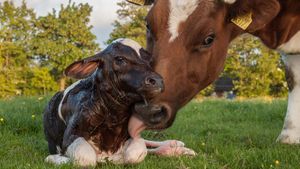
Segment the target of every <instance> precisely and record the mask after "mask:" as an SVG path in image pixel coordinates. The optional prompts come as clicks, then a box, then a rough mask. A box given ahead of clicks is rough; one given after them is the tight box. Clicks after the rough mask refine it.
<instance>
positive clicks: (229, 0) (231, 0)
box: [224, 0, 236, 4]
mask: <svg viewBox="0 0 300 169" xmlns="http://www.w3.org/2000/svg"><path fill="white" fill-rule="evenodd" d="M224 2H225V3H227V4H233V3H235V2H236V0H224Z"/></svg>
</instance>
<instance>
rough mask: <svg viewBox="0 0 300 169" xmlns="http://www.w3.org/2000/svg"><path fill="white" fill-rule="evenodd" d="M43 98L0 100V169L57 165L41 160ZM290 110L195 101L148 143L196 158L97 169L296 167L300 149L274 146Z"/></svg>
mask: <svg viewBox="0 0 300 169" xmlns="http://www.w3.org/2000/svg"><path fill="white" fill-rule="evenodd" d="M46 102H47V99H45V98H26V99H25V98H17V99H13V100H9V101H0V168H1V169H5V168H12V169H15V168H28V169H29V168H30V169H32V168H66V169H67V168H74V166H71V165H64V166H60V167H55V166H53V165H50V164H45V163H44V162H43V160H44V158H45V157H46V156H47V146H46V141H45V140H44V136H43V132H42V123H41V122H42V110H43V108H44V106H45V104H46ZM285 109H286V101H285V100H274V101H271V102H263V101H261V100H249V101H224V100H206V101H204V102H201V103H198V102H196V101H193V102H191V103H190V104H189V105H188V106H186V107H185V108H184V109H182V110H181V111H180V113H179V114H178V118H177V120H176V122H175V124H174V125H173V127H172V128H170V129H168V130H166V131H164V132H160V133H155V132H147V133H145V134H144V135H145V137H146V138H148V139H155V140H163V139H179V140H182V141H184V142H185V143H186V145H187V146H188V147H190V148H193V149H194V150H195V151H196V152H197V153H198V156H197V157H195V158H188V157H181V158H161V157H156V156H148V157H147V158H146V160H145V161H144V162H143V163H141V164H139V165H134V166H114V165H111V164H105V165H99V167H98V168H105V169H106V168H107V169H115V168H140V169H156V168H163V169H164V168H166V169H167V168H170V169H188V168H195V169H202V168H203V169H206V168H207V169H246V168H251V169H259V168H281V169H297V168H299V162H300V158H299V157H300V147H299V146H289V145H281V144H279V143H276V142H275V140H276V137H277V135H278V134H279V132H280V130H281V127H282V123H283V119H284V113H285Z"/></svg>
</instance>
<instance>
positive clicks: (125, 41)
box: [113, 38, 142, 56]
mask: <svg viewBox="0 0 300 169" xmlns="http://www.w3.org/2000/svg"><path fill="white" fill-rule="evenodd" d="M116 42H119V43H121V44H123V45H125V46H128V47H131V48H132V49H133V50H135V52H136V53H137V55H138V56H140V50H141V48H142V46H141V45H140V44H139V43H137V42H136V41H134V40H131V39H127V38H121V39H117V40H115V41H114V42H113V43H116Z"/></svg>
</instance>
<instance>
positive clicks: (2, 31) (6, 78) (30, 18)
mask: <svg viewBox="0 0 300 169" xmlns="http://www.w3.org/2000/svg"><path fill="white" fill-rule="evenodd" d="M35 19H36V17H35V14H34V12H33V10H31V9H29V8H28V7H27V6H26V4H25V2H24V1H23V3H22V5H21V6H20V7H16V6H14V4H13V3H12V2H9V1H4V2H3V3H0V65H1V66H0V97H8V96H10V95H15V94H22V91H21V90H20V87H21V86H23V85H24V84H26V78H25V77H26V74H27V72H28V71H30V54H31V50H30V41H31V40H32V37H33V35H34V33H35V29H34V21H35Z"/></svg>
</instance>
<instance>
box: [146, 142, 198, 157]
mask: <svg viewBox="0 0 300 169" xmlns="http://www.w3.org/2000/svg"><path fill="white" fill-rule="evenodd" d="M145 144H146V146H147V147H150V149H148V153H149V154H155V155H159V156H167V157H172V156H182V155H187V156H196V155H197V154H196V153H195V151H194V150H192V149H189V148H186V147H185V145H184V143H183V142H181V141H177V140H167V141H162V142H158V141H149V140H145Z"/></svg>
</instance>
